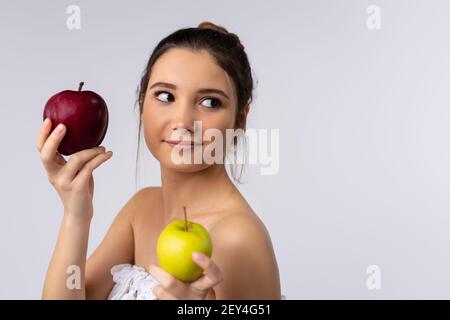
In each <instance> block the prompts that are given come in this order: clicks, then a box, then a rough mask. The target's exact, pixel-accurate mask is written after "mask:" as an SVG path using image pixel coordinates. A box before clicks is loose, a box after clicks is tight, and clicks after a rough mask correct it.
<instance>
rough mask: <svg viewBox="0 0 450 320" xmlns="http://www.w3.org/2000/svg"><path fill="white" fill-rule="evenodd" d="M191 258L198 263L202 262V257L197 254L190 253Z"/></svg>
mask: <svg viewBox="0 0 450 320" xmlns="http://www.w3.org/2000/svg"><path fill="white" fill-rule="evenodd" d="M192 257H193V258H194V259H195V260H199V261H202V260H203V257H202V256H201V255H200V254H199V253H198V252H194V253H192Z"/></svg>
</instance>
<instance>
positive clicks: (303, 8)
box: [0, 0, 450, 299]
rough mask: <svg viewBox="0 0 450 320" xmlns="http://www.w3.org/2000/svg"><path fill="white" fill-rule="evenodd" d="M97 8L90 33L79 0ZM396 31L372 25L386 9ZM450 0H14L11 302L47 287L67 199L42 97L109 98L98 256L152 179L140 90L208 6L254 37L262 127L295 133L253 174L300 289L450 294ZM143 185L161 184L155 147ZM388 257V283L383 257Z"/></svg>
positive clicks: (6, 136) (5, 179) (96, 225)
mask: <svg viewBox="0 0 450 320" xmlns="http://www.w3.org/2000/svg"><path fill="white" fill-rule="evenodd" d="M71 4H76V5H78V6H80V8H81V30H68V29H67V28H66V19H67V17H68V15H67V14H66V8H67V7H68V6H69V5H71ZM371 4H376V5H378V6H379V7H380V9H381V29H380V30H369V29H368V28H367V26H366V20H367V19H368V14H367V13H366V9H367V7H368V6H369V5H371ZM449 12H450V2H448V1H425V0H423V1H398V0H397V1H387V0H383V1H376V2H372V1H364V0H361V1H332V0H328V1H323V0H322V1H317V0H314V1H312V0H311V1H280V0H277V1H236V0H233V1H230V0H227V1H167V0H165V1H122V2H119V1H117V2H112V1H76V2H69V1H48V0H47V1H1V2H0V46H1V48H0V92H1V103H0V105H1V112H2V118H1V119H2V125H0V139H1V150H2V151H1V158H0V170H1V171H0V174H1V176H0V177H1V179H0V195H1V200H2V201H1V215H2V216H1V221H0V259H1V264H0V298H2V299H17V298H25V299H39V298H40V294H41V289H42V283H43V279H44V276H45V272H46V270H47V266H48V262H49V260H50V257H51V254H52V251H53V247H54V243H55V240H56V235H57V231H58V229H59V224H60V221H61V214H62V204H61V203H60V201H59V198H58V196H57V193H56V191H54V189H53V188H52V187H51V185H50V184H49V183H48V181H47V177H46V174H45V171H44V169H43V167H42V163H41V162H40V159H39V154H38V152H37V150H36V148H35V142H36V137H37V133H38V131H39V128H40V125H41V122H42V111H43V106H44V104H45V102H46V101H47V99H48V98H49V97H50V96H51V95H52V94H54V93H56V92H58V91H62V90H65V89H71V90H76V89H77V87H78V82H79V81H84V82H85V87H84V89H86V90H93V91H96V92H98V93H99V94H101V95H102V96H103V97H104V98H105V100H106V101H107V103H108V107H109V111H110V124H109V129H108V133H107V136H106V138H105V140H104V142H103V145H104V146H106V148H108V149H111V150H113V151H114V156H113V159H112V160H110V161H109V162H107V163H106V164H105V165H104V166H102V167H101V168H99V169H98V170H97V171H96V172H95V174H94V176H95V199H94V200H95V201H94V205H95V217H94V220H93V224H92V228H91V235H90V243H89V252H92V250H93V249H94V248H95V247H96V246H97V245H98V243H99V242H100V240H101V239H102V237H103V236H104V234H105V232H106V230H107V229H108V227H109V225H110V223H111V221H112V219H113V218H114V217H115V215H116V214H117V212H118V211H119V210H120V208H121V207H122V206H123V205H124V204H125V202H126V201H127V200H128V199H129V198H130V197H131V196H132V195H133V194H134V193H135V191H136V190H135V180H134V178H135V175H134V173H135V159H136V150H137V123H138V122H137V120H138V115H137V110H135V109H134V101H135V90H136V87H137V84H138V82H139V80H140V76H141V72H142V71H143V69H144V66H145V64H146V62H147V59H148V57H149V55H150V53H151V51H152V50H153V48H154V46H155V45H156V44H157V42H158V41H159V40H161V39H162V38H163V37H165V36H166V35H168V34H169V33H171V32H173V31H175V30H177V29H179V28H185V27H195V26H196V25H197V24H198V23H200V22H202V21H204V20H210V21H213V22H215V23H217V24H220V25H223V26H225V27H226V28H227V29H228V30H229V31H230V32H235V33H237V34H238V35H239V36H240V38H241V41H242V43H243V44H244V46H245V47H246V50H247V53H248V55H249V58H250V63H251V65H252V67H253V69H254V74H255V80H256V81H257V86H256V88H255V102H254V104H253V106H252V110H251V113H250V114H249V123H248V127H249V128H256V129H258V128H266V129H271V128H274V129H280V140H281V141H280V171H279V173H278V174H277V175H273V176H262V175H260V173H259V172H260V171H259V170H260V166H257V165H254V166H249V167H248V174H247V176H246V180H247V183H246V184H245V185H243V186H241V187H240V189H241V190H242V193H243V194H244V195H245V197H246V198H247V200H248V202H249V203H250V204H251V205H252V207H253V208H254V210H255V211H256V213H257V214H258V215H259V216H260V217H261V219H262V220H263V221H264V223H265V225H266V227H267V229H268V230H269V232H270V234H271V238H272V241H273V245H274V248H275V251H276V256H277V260H278V265H279V269H280V275H281V281H282V291H283V293H284V294H286V295H287V298H288V299H313V298H324V299H330V298H339V299H347V298H356V299H396V298H450V287H449V284H450V274H449V272H448V270H449V266H450V258H449V252H450V251H449V243H450V233H449V232H448V230H449V225H450V218H449V212H450V204H449V202H450V201H449V199H450V197H449V195H450V191H449V190H450V149H449V145H448V137H449V134H450V126H449V120H450V108H449V107H450V90H449V83H450V81H449V80H450V62H449V57H450V42H449V41H448V35H449V31H450V20H449V19H448V15H449ZM141 150H142V160H141V162H140V166H141V168H142V170H141V175H140V177H141V178H140V183H139V188H141V187H144V186H147V185H158V184H159V183H160V176H159V166H158V163H157V162H156V160H155V159H153V158H152V156H151V154H150V153H149V151H148V149H147V147H146V146H145V143H142V146H141ZM369 265H378V266H379V267H380V268H381V279H382V280H381V283H382V287H381V289H380V290H368V288H367V286H366V279H367V277H368V275H367V274H366V269H367V267H368V266H369Z"/></svg>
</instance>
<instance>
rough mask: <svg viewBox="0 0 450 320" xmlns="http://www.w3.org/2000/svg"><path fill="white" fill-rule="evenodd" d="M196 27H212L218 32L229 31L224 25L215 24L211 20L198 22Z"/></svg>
mask: <svg viewBox="0 0 450 320" xmlns="http://www.w3.org/2000/svg"><path fill="white" fill-rule="evenodd" d="M197 28H199V29H213V30H216V31H219V32H223V33H229V32H228V30H227V29H225V28H224V27H222V26H219V25H216V24H214V23H212V22H209V21H203V22H202V23H200V24H199V25H198V27H197Z"/></svg>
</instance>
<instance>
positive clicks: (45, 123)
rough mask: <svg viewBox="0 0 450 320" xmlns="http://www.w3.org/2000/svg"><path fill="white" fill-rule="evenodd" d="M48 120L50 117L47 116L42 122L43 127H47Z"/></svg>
mask: <svg viewBox="0 0 450 320" xmlns="http://www.w3.org/2000/svg"><path fill="white" fill-rule="evenodd" d="M48 121H49V119H48V118H45V120H44V122H43V123H42V127H45V126H46V125H47V123H48Z"/></svg>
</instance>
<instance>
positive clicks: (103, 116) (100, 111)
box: [44, 82, 108, 156]
mask: <svg viewBox="0 0 450 320" xmlns="http://www.w3.org/2000/svg"><path fill="white" fill-rule="evenodd" d="M83 84H84V82H80V86H79V87H78V91H72V90H65V91H61V92H59V93H57V94H55V95H54V96H52V97H51V98H50V99H49V100H48V101H47V103H46V104H45V108H44V120H45V119H46V118H50V120H51V121H52V131H53V129H55V128H56V126H57V125H58V124H59V123H62V124H64V125H65V126H66V134H65V135H64V138H63V140H62V141H61V143H60V145H59V147H58V152H59V153H61V154H63V155H65V156H67V155H71V154H73V153H75V152H78V151H81V150H84V149H90V148H94V147H98V146H99V145H100V143H102V141H103V138H104V137H105V134H106V130H107V129H108V107H107V106H106V103H105V100H103V98H102V97H101V96H100V95H98V94H97V93H95V92H93V91H81V88H82V87H83Z"/></svg>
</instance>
